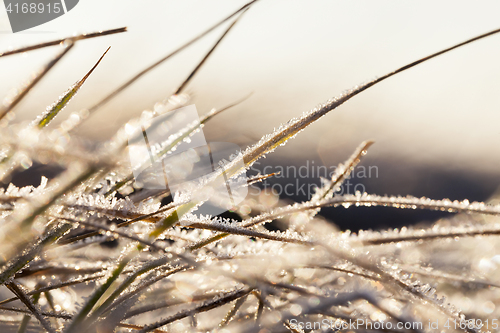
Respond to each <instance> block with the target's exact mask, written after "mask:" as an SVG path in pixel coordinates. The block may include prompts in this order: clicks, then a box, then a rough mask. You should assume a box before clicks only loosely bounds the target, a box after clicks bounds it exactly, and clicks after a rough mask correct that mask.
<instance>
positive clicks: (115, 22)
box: [0, 0, 500, 230]
mask: <svg viewBox="0 0 500 333" xmlns="http://www.w3.org/2000/svg"><path fill="white" fill-rule="evenodd" d="M244 3H245V1H235V0H231V1H230V0H211V1H202V0H197V1H195V0H193V1H173V0H172V1H164V0H147V1H134V0H107V1H99V0H80V2H79V4H78V5H77V6H76V7H75V8H74V9H73V10H71V11H70V12H68V13H67V14H65V15H64V16H62V17H60V18H58V19H56V20H54V21H51V22H48V23H46V24H44V25H41V26H38V27H35V28H32V29H30V30H27V31H25V32H21V33H16V34H12V33H11V32H10V27H9V24H8V20H7V16H6V13H5V11H3V9H2V10H0V50H7V49H9V48H11V47H14V48H15V47H18V46H24V45H29V44H33V43H37V42H41V41H48V40H52V39H57V38H61V37H66V36H69V35H72V34H74V33H81V32H92V31H95V30H101V29H110V28H116V27H121V26H127V27H128V32H127V33H124V34H118V35H112V36H107V37H102V38H96V39H91V40H85V41H82V42H79V43H78V44H77V45H76V47H75V48H74V49H73V50H71V51H70V54H69V55H68V56H67V57H66V58H64V59H63V60H62V61H61V62H60V63H59V64H57V66H56V68H55V69H54V70H53V71H51V72H50V73H49V74H48V75H47V76H46V77H45V78H43V80H42V82H41V84H39V85H38V86H37V87H36V88H35V89H34V90H33V91H32V92H31V93H30V94H29V96H28V97H27V98H26V99H25V100H24V101H23V102H22V103H21V104H20V105H19V106H18V107H17V111H16V120H19V121H22V120H28V119H32V118H34V117H35V116H36V115H38V114H39V113H41V112H42V111H43V110H44V109H45V106H47V105H49V104H51V103H52V102H53V101H54V100H56V99H57V97H58V96H59V95H60V94H61V93H62V92H63V91H65V90H66V89H67V88H68V87H69V86H70V85H71V84H73V83H74V82H76V81H77V80H78V79H80V78H81V77H82V76H83V75H84V74H85V73H86V71H87V70H88V69H89V68H90V67H92V65H93V64H94V63H95V61H96V60H97V59H98V58H99V56H100V55H101V54H102V52H103V51H104V50H105V49H106V48H107V47H108V46H111V50H110V52H109V53H108V55H107V56H106V57H105V58H104V60H103V62H102V63H101V65H100V66H99V67H98V68H97V70H96V71H95V72H94V73H93V74H92V76H91V77H90V78H89V79H88V81H87V82H86V83H85V85H84V86H83V88H82V89H81V91H80V92H79V94H78V96H77V97H76V98H75V99H74V101H73V102H72V103H71V104H70V105H69V106H68V108H67V110H65V111H64V114H61V115H60V116H59V117H58V118H57V119H56V120H55V121H54V124H57V123H59V122H60V121H62V120H64V119H65V115H67V114H69V112H70V111H73V110H78V109H81V108H87V107H90V106H92V105H93V104H94V103H95V102H97V101H99V100H100V99H101V98H103V97H104V96H106V95H107V94H108V93H109V92H111V91H112V90H113V89H114V88H116V87H118V86H119V85H120V84H121V83H122V82H124V81H125V80H127V79H128V78H130V77H131V76H133V75H134V74H135V73H137V72H138V71H140V70H141V69H143V68H144V67H146V66H147V65H149V64H151V63H153V62H155V61H156V60H157V59H159V58H161V57H162V56H163V55H165V54H167V53H168V52H170V51H172V50H174V49H175V48H176V47H178V46H180V45H181V44H182V43H183V42H185V41H187V40H188V39H190V38H192V37H194V36H196V35H197V34H199V33H200V32H202V31H203V30H205V29H206V28H208V27H210V26H211V25H212V24H214V23H215V22H217V21H219V20H220V19H222V18H223V17H225V16H227V15H228V14H230V13H231V12H232V11H234V10H235V9H237V8H239V7H241V6H242V5H243V4H244ZM499 13H500V2H498V1H481V2H472V1H451V0H448V1H439V2H436V1H418V2H401V1H400V2H395V1H368V0H366V1H340V0H339V1H332V0H317V1H304V0H302V1H290V0H261V1H259V2H257V3H256V4H255V5H254V6H253V7H252V8H251V9H250V10H249V11H248V12H247V13H246V14H245V16H244V17H243V18H242V20H241V21H240V22H238V24H237V25H236V26H235V28H234V29H233V30H232V31H231V32H230V33H229V35H228V36H227V37H226V38H225V40H224V41H223V42H222V43H221V45H220V46H219V47H218V48H217V50H216V51H215V52H214V54H213V55H212V56H211V58H210V59H209V60H208V61H207V62H206V64H205V65H204V67H203V68H202V70H201V71H200V72H199V73H198V74H197V75H196V77H195V78H194V79H193V81H192V82H191V83H190V84H189V87H188V89H187V92H188V93H190V94H192V96H193V103H194V104H195V105H196V107H197V109H198V112H199V113H200V114H204V113H206V112H208V111H209V110H210V109H211V108H213V107H223V106H225V105H227V104H230V103H232V102H234V101H236V100H238V99H240V98H242V97H244V96H246V95H248V94H249V93H251V92H253V94H252V96H251V97H250V98H249V99H248V100H247V101H245V102H244V103H242V104H241V105H239V106H237V107H235V108H233V109H231V110H228V111H227V112H225V113H224V114H221V115H220V116H218V117H216V118H215V119H214V120H212V121H211V122H210V123H209V124H207V126H206V127H205V129H204V131H205V135H206V136H207V139H208V140H209V141H227V142H234V143H236V144H238V145H240V146H241V147H242V148H244V147H246V146H248V145H249V144H252V143H253V142H255V141H257V140H258V139H259V138H260V137H261V136H262V135H263V134H266V133H269V132H271V131H272V130H273V128H275V127H277V126H278V125H279V124H280V123H283V122H285V121H287V120H288V119H290V118H291V117H296V116H299V115H300V114H301V113H302V112H304V111H307V110H309V109H311V108H313V107H314V106H316V105H317V104H319V103H321V102H324V101H325V100H327V99H329V98H331V97H334V96H336V95H338V94H340V93H341V92H342V91H343V90H346V89H348V88H351V87H352V86H355V85H356V84H359V83H362V82H364V81H367V80H370V79H372V78H374V77H376V76H380V75H383V74H385V73H386V72H388V71H391V70H394V69H396V68H398V67H400V66H402V65H405V64H407V63H409V62H411V61H413V60H416V59H418V58H421V57H423V56H426V55H428V54H431V53H433V52H435V51H438V50H440V49H443V48H445V47H448V46H451V45H453V44H455V43H458V42H461V41H463V40H465V39H468V38H471V37H473V36H475V35H478V34H481V33H484V32H487V31H489V30H492V29H495V28H498V27H500V21H499V19H498V18H499V15H498V14H499ZM225 27H227V25H225V26H223V27H220V28H218V29H217V30H215V31H214V32H212V33H211V34H210V35H208V36H207V37H206V38H204V39H202V40H201V41H199V42H198V43H196V44H195V45H192V46H191V47H189V48H188V49H186V50H185V51H183V52H182V53H180V54H178V55H176V56H175V57H174V58H172V59H171V60H170V61H168V62H166V63H165V64H163V65H161V66H160V67H159V68H158V69H156V70H155V71H153V72H151V73H149V74H148V75H146V76H145V77H143V78H141V79H140V80H139V81H138V82H136V83H135V84H134V85H133V86H131V87H129V88H128V89H127V90H126V91H124V92H123V93H122V94H121V95H119V96H118V98H115V99H114V100H113V101H111V102H110V103H108V104H107V105H106V106H104V107H103V108H101V109H100V110H99V111H98V113H96V114H95V115H93V116H92V117H91V118H90V119H89V120H87V121H86V123H85V124H84V125H83V126H82V127H81V128H80V129H79V130H78V135H81V136H84V137H87V138H90V139H92V140H95V141H101V140H105V139H107V138H109V137H111V136H112V135H113V133H114V132H115V131H116V130H117V129H118V128H119V127H120V125H122V124H123V123H124V122H125V121H126V120H128V119H129V118H131V117H133V116H138V115H140V113H141V112H142V111H143V110H145V109H152V108H153V106H154V104H155V103H156V102H158V101H161V100H163V99H164V98H165V97H168V96H169V95H170V94H171V93H172V92H173V91H174V89H175V88H176V87H177V86H178V85H179V84H180V83H181V82H182V81H183V79H184V78H185V77H186V75H187V74H188V73H189V72H190V71H191V70H192V69H193V68H194V66H195V65H196V64H197V62H198V61H199V60H200V59H201V58H202V57H203V55H204V54H205V53H206V52H207V51H208V50H209V49H210V47H211V46H212V45H213V43H214V42H215V41H216V40H217V39H218V37H219V36H220V34H221V33H222V32H223V30H224V29H225ZM56 48H57V47H51V48H46V49H42V50H37V51H32V52H29V53H26V54H21V55H14V56H9V57H5V58H2V59H0V96H5V95H6V94H7V93H8V92H9V90H10V89H12V88H13V87H17V86H19V85H20V84H21V83H22V82H23V81H25V80H26V79H27V78H28V77H29V75H30V74H31V73H32V72H33V71H35V70H37V69H38V68H39V67H40V66H41V65H43V64H44V63H45V62H46V61H47V60H48V59H50V58H51V57H52V56H53V55H54V54H55V53H56V52H57V50H56ZM498 59H500V36H492V37H489V38H487V39H484V40H481V41H479V42H476V43H473V44H470V45H468V46H465V47H463V48H460V49H458V50H455V51H453V52H451V53H449V54H446V55H444V56H441V57H438V58H436V59H433V60H431V61H429V62H427V63H424V64H422V65H419V66H417V67H415V68H413V69H411V70H409V71H407V72H404V73H402V74H399V75H397V76H395V77H393V78H390V79H389V80H387V81H384V82H383V83H381V84H379V85H377V86H375V87H373V88H371V89H369V90H368V91H366V92H363V93H362V94H360V95H358V96H356V97H355V98H354V99H352V100H351V101H349V102H348V103H346V104H345V105H342V106H341V107H340V108H338V109H337V110H335V111H333V112H331V113H330V114H328V115H327V116H326V117H324V118H323V119H321V120H320V121H319V122H317V123H315V124H313V125H312V126H311V127H310V128H308V129H306V130H305V131H304V132H303V133H301V134H300V135H298V136H297V137H296V138H295V139H294V140H292V141H290V142H289V143H288V144H287V145H286V146H285V147H280V148H279V149H278V150H277V151H276V152H275V153H274V154H272V155H271V156H270V157H269V158H267V159H264V160H262V161H261V164H260V165H259V166H256V167H255V168H254V169H259V170H262V169H263V168H264V167H265V166H266V165H270V166H272V167H270V168H268V169H267V171H277V167H278V166H288V165H295V166H296V167H297V168H298V167H300V166H307V165H309V166H311V165H312V164H313V163H314V165H316V166H318V165H325V166H332V165H337V164H338V163H340V162H342V161H343V160H345V159H346V158H347V157H348V156H349V154H350V153H351V152H352V151H353V150H354V149H355V147H356V146H357V145H358V144H359V143H360V142H362V141H363V140H366V139H373V140H375V141H376V144H375V145H374V146H373V147H372V148H371V149H370V152H369V154H368V155H367V157H366V158H365V159H364V160H363V165H364V166H366V167H369V166H372V167H376V168H377V171H378V172H377V176H375V174H374V173H373V174H372V177H369V178H363V179H354V180H353V182H354V183H362V184H363V186H364V188H365V189H366V191H368V192H369V193H377V194H402V195H406V194H411V195H416V196H423V195H425V196H429V197H433V198H443V197H448V198H450V199H465V198H468V199H469V200H471V201H473V200H488V199H489V198H491V196H492V195H494V193H495V192H496V191H497V187H498V186H499V185H500V177H499V176H500V168H499V165H500V148H499V143H500V126H499V125H500V61H499V60H498ZM54 124H52V125H51V126H54ZM19 181H21V180H19ZM289 182H293V183H294V184H295V183H296V180H295V179H290V178H277V179H274V180H269V182H268V183H269V185H272V184H275V183H281V184H285V183H289ZM299 183H300V184H303V183H304V184H305V183H315V184H319V179H318V177H316V176H311V177H310V178H309V179H300V180H299ZM291 198H292V199H294V200H299V201H301V200H305V199H307V197H306V196H304V195H302V194H301V192H300V191H295V193H293V195H291ZM324 214H325V215H326V216H327V217H328V218H330V219H332V220H333V221H335V222H336V223H338V224H339V225H340V226H341V227H342V228H344V229H346V228H350V229H354V230H356V229H359V228H379V227H392V226H399V225H406V224H409V223H417V222H420V221H425V220H433V219H436V218H437V217H439V216H443V214H444V213H433V212H416V211H399V210H394V209H389V208H376V209H374V208H350V209H348V210H345V209H343V208H331V209H327V210H325V213H324Z"/></svg>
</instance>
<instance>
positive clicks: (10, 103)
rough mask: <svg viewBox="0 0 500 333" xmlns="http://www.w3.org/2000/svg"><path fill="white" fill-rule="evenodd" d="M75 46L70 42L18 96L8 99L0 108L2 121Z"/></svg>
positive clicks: (18, 92) (33, 77)
mask: <svg viewBox="0 0 500 333" xmlns="http://www.w3.org/2000/svg"><path fill="white" fill-rule="evenodd" d="M73 46H74V43H73V42H72V41H71V40H69V43H68V44H66V45H65V46H64V49H63V50H62V51H61V52H59V54H58V55H56V56H55V57H54V58H53V59H52V60H50V61H49V62H48V63H47V64H46V65H45V66H44V67H43V68H41V69H40V70H39V71H38V72H36V73H35V74H34V75H32V78H31V80H30V81H29V82H27V83H26V84H25V85H24V86H23V87H22V88H20V89H18V90H17V94H16V95H15V96H13V97H9V98H6V99H5V100H4V102H3V104H2V105H1V106H0V119H2V118H3V117H5V116H6V115H7V113H9V112H10V111H11V110H12V109H13V108H14V107H15V106H16V105H17V104H18V103H19V102H20V101H21V100H22V99H23V98H24V97H25V96H26V95H27V94H28V93H29V92H30V90H31V89H32V88H33V87H34V86H35V85H36V84H37V83H38V82H39V81H40V80H41V79H42V78H43V77H44V76H45V74H47V73H48V72H49V71H50V70H51V69H52V67H54V65H55V64H56V63H57V62H58V61H59V60H61V58H62V57H64V56H65V55H66V53H68V51H69V50H71V49H72V48H73Z"/></svg>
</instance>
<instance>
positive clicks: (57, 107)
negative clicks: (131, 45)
mask: <svg viewBox="0 0 500 333" xmlns="http://www.w3.org/2000/svg"><path fill="white" fill-rule="evenodd" d="M110 48H111V47H108V49H107V50H106V51H105V52H104V54H103V55H102V56H101V58H99V60H98V61H97V62H96V64H95V65H94V67H92V68H91V69H90V71H88V72H87V74H85V76H84V77H83V78H82V79H81V80H80V81H78V82H77V83H76V84H75V85H74V86H72V87H71V88H70V89H69V90H68V91H67V92H66V93H64V95H62V96H61V97H60V98H59V100H58V101H57V102H55V103H54V104H53V105H51V106H49V107H47V111H46V112H45V113H44V114H42V115H41V116H40V117H39V118H41V119H40V120H39V121H38V124H37V126H38V128H43V127H45V126H47V125H48V124H49V123H50V122H51V121H52V119H54V118H55V116H57V114H58V113H59V112H60V111H61V110H62V109H64V108H65V107H66V105H67V104H68V103H69V102H70V101H71V99H72V98H73V97H74V96H75V95H76V93H77V92H78V90H80V88H81V87H82V85H83V84H84V83H85V81H86V80H87V79H88V77H89V76H90V74H92V72H93V71H94V70H95V69H96V68H97V66H98V65H99V63H100V62H101V60H102V58H104V56H105V55H106V53H108V51H109V49H110Z"/></svg>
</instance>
